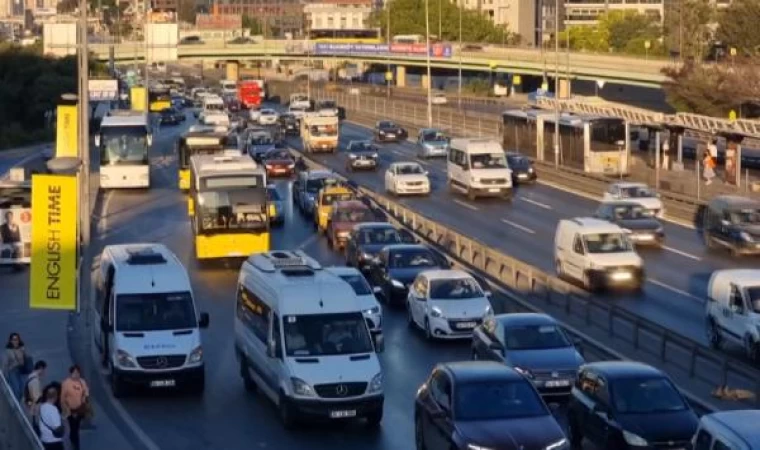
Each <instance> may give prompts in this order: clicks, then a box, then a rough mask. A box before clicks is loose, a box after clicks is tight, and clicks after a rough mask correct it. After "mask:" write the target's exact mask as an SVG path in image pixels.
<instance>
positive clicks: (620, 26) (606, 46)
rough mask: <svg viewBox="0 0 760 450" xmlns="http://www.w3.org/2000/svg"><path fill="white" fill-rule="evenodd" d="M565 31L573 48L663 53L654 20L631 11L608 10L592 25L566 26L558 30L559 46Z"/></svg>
mask: <svg viewBox="0 0 760 450" xmlns="http://www.w3.org/2000/svg"><path fill="white" fill-rule="evenodd" d="M568 33H569V35H570V48H572V49H575V50H582V51H591V52H605V53H606V52H618V53H628V54H639V55H644V54H650V55H656V54H662V53H664V50H663V46H662V43H661V42H660V38H661V34H662V31H661V29H660V26H659V24H658V23H657V21H655V20H654V19H653V18H651V17H649V16H647V15H645V14H639V13H637V12H635V11H627V10H620V11H610V12H608V13H604V14H602V15H600V16H599V19H598V22H597V23H596V24H595V25H592V26H575V27H570V28H568V30H567V31H565V32H563V33H560V36H559V39H560V44H561V45H562V46H565V45H566V42H567V37H568ZM647 42H649V48H647V45H646V43H647Z"/></svg>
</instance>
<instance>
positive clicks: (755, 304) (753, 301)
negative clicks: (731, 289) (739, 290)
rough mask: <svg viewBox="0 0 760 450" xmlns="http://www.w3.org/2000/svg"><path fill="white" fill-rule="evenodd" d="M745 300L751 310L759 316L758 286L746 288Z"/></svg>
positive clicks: (759, 294) (759, 296)
mask: <svg viewBox="0 0 760 450" xmlns="http://www.w3.org/2000/svg"><path fill="white" fill-rule="evenodd" d="M746 295H747V300H748V301H749V304H750V306H751V307H752V310H753V311H754V312H756V313H758V314H760V286H753V287H749V288H747V294H746Z"/></svg>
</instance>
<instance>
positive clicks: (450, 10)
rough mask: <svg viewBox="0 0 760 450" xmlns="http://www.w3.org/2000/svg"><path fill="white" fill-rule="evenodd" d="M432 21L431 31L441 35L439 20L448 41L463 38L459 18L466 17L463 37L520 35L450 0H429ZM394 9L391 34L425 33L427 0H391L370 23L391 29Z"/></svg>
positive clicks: (509, 39)
mask: <svg viewBox="0 0 760 450" xmlns="http://www.w3.org/2000/svg"><path fill="white" fill-rule="evenodd" d="M427 1H428V12H429V22H430V34H431V35H435V36H438V34H439V33H438V30H439V23H440V25H441V26H440V31H441V33H440V34H441V36H439V37H440V38H441V39H442V40H444V41H449V42H456V41H459V31H460V27H459V20H460V15H461V20H462V27H461V31H462V41H463V42H483V43H495V44H504V43H508V44H509V43H514V42H516V41H518V40H519V36H517V35H514V34H512V33H510V32H509V30H507V29H506V28H504V27H499V26H496V25H494V24H493V22H491V21H490V20H489V19H488V18H487V17H485V16H484V15H482V14H480V13H478V12H477V11H473V10H468V9H464V8H460V7H459V6H457V5H456V4H455V3H453V2H450V1H447V0H440V1H435V0H427ZM389 12H390V35H391V36H395V35H399V34H421V35H423V36H424V35H425V0H389V1H388V2H386V5H385V8H384V9H383V10H381V11H377V12H375V13H373V14H372V16H371V17H370V24H371V25H372V26H375V27H379V28H381V29H382V30H383V36H387V33H388V16H389V14H388V13H389Z"/></svg>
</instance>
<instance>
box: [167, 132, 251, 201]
mask: <svg viewBox="0 0 760 450" xmlns="http://www.w3.org/2000/svg"><path fill="white" fill-rule="evenodd" d="M226 138H227V134H226V133H224V132H221V131H214V129H208V130H198V131H194V130H191V131H189V132H187V133H185V135H183V136H182V137H180V138H179V139H178V140H177V159H178V163H179V164H178V166H179V189H180V190H181V191H187V190H189V189H190V158H191V157H192V156H193V155H221V154H223V153H224V148H225V145H224V144H225V139H226ZM238 154H240V152H238Z"/></svg>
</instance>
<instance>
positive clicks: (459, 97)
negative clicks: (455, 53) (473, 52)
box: [457, 3, 463, 109]
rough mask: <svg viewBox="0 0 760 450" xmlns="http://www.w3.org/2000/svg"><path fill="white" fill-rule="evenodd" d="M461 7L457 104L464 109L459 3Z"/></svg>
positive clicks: (460, 27)
mask: <svg viewBox="0 0 760 450" xmlns="http://www.w3.org/2000/svg"><path fill="white" fill-rule="evenodd" d="M457 5H458V7H459V86H458V88H457V103H458V104H459V108H460V109H461V108H462V9H463V6H462V4H459V3H457Z"/></svg>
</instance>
